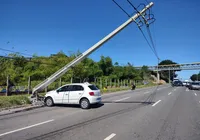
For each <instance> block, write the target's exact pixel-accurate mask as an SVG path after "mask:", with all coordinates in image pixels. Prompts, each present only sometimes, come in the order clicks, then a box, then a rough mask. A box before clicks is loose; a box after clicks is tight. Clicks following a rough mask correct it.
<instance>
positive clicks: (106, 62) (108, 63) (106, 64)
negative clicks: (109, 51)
mask: <svg viewBox="0 0 200 140" xmlns="http://www.w3.org/2000/svg"><path fill="white" fill-rule="evenodd" d="M99 67H100V68H101V69H102V71H103V74H104V75H105V76H108V75H110V74H111V73H112V72H113V64H112V59H111V58H110V57H104V56H101V60H100V61H99Z"/></svg>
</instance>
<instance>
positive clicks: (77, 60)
mask: <svg viewBox="0 0 200 140" xmlns="http://www.w3.org/2000/svg"><path fill="white" fill-rule="evenodd" d="M152 6H153V2H151V3H149V4H148V5H147V6H146V7H144V9H143V10H141V11H138V12H137V13H136V14H135V15H134V16H132V17H130V18H129V19H128V20H127V21H126V22H124V23H123V24H122V25H120V26H119V27H118V28H116V29H115V30H114V31H112V32H111V33H109V34H108V35H107V36H105V37H104V38H103V39H101V40H100V41H99V42H97V43H96V44H94V45H93V46H92V47H91V48H89V49H88V50H86V51H85V52H84V53H82V54H81V55H80V56H78V57H77V58H75V59H74V60H73V61H71V62H70V63H69V64H67V65H65V66H64V67H62V68H61V69H60V70H58V71H57V72H55V73H54V74H52V75H51V76H50V77H48V78H47V79H46V80H45V81H43V82H41V83H40V84H38V85H37V86H36V87H34V88H33V93H32V94H33V95H36V97H37V92H39V91H41V90H43V89H44V88H45V87H47V86H48V85H50V84H51V83H52V82H54V81H55V80H56V79H58V78H60V77H61V76H62V75H64V74H65V73H66V72H67V71H68V70H69V69H70V68H72V67H73V66H75V65H77V64H78V63H80V62H81V61H82V60H84V59H85V58H86V57H87V56H88V55H90V54H91V53H92V52H94V51H95V50H97V49H98V48H100V47H101V46H102V45H103V44H104V43H106V42H107V41H108V40H110V39H111V38H112V37H114V36H115V35H116V34H117V33H119V32H120V31H122V30H123V29H124V28H125V27H127V26H128V25H129V24H130V23H132V22H136V19H137V18H139V17H140V16H143V14H144V13H145V12H146V11H147V10H148V9H149V8H151V7H152Z"/></svg>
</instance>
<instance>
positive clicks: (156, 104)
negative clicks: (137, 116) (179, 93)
mask: <svg viewBox="0 0 200 140" xmlns="http://www.w3.org/2000/svg"><path fill="white" fill-rule="evenodd" d="M159 102H161V100H159V101H157V102H155V103H154V104H153V105H152V106H156V105H157V104H158V103H159Z"/></svg>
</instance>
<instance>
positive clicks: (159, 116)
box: [0, 86, 200, 140]
mask: <svg viewBox="0 0 200 140" xmlns="http://www.w3.org/2000/svg"><path fill="white" fill-rule="evenodd" d="M155 91H156V92H155ZM169 93H170V94H169ZM195 93H196V95H197V96H196V95H195ZM152 96H153V100H152V101H153V102H152V104H146V103H145V101H146V99H147V98H149V97H152ZM199 101H200V92H199V91H187V90H186V88H185V87H177V88H172V87H169V86H164V87H159V88H158V89H157V90H155V88H148V89H142V90H137V91H133V92H132V91H129V92H125V93H117V94H113V95H109V94H108V95H106V96H103V103H104V105H103V106H101V107H97V108H95V107H93V108H92V109H90V110H81V109H80V108H78V107H65V106H58V107H52V108H41V109H37V110H33V111H28V112H22V113H17V114H13V115H7V116H1V117H0V139H20V140H21V139H63V140H64V139H75V140H76V139H86V140H88V139H91V140H92V139H97V140H98V139H99V140H101V139H102V140H103V139H113V140H114V139H119V140H120V139H127V140H128V139H141V140H142V139H152V140H153V139H158V140H159V139H200V137H199V132H200V130H199V128H200V127H199V122H200V121H199V117H198V116H199V115H200V114H199V111H200V110H199V107H200V103H199ZM16 130H17V131H16ZM8 132H12V133H9V134H6V133H8ZM1 134H5V135H2V136H1Z"/></svg>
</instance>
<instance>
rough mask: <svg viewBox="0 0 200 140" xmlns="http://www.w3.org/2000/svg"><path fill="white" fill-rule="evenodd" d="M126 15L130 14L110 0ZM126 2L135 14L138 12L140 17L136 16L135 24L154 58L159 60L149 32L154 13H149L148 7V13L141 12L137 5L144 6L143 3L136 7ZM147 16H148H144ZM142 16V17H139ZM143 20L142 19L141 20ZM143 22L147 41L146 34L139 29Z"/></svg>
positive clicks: (128, 0)
mask: <svg viewBox="0 0 200 140" xmlns="http://www.w3.org/2000/svg"><path fill="white" fill-rule="evenodd" d="M112 1H113V2H114V3H115V4H116V5H117V6H118V7H119V8H120V9H121V10H122V11H123V12H124V13H125V14H126V15H127V16H128V17H131V16H130V14H129V13H128V12H126V10H125V9H123V8H122V7H121V6H120V5H119V4H118V3H117V2H116V1H115V0H112ZM127 2H128V3H129V4H130V5H131V6H132V7H133V9H134V10H135V11H136V13H137V14H140V17H138V19H137V20H135V21H134V22H135V23H136V24H137V26H138V28H139V30H140V31H141V33H142V35H143V37H144V39H145V40H146V42H147V44H148V45H149V47H150V49H151V50H152V52H153V53H154V55H155V56H156V58H157V59H158V60H159V56H158V53H157V51H156V48H155V43H154V41H153V38H152V35H151V32H150V29H149V25H150V24H152V23H153V22H154V21H155V18H154V15H153V14H151V11H150V9H148V10H147V11H148V14H147V13H146V12H145V14H141V13H140V12H139V10H138V8H139V7H141V6H143V7H145V4H143V3H142V4H140V5H139V6H138V7H135V6H134V5H133V4H132V3H131V1H130V0H127ZM146 16H148V17H146ZM141 18H142V19H141ZM142 20H143V21H142ZM143 22H144V23H145V25H146V28H147V33H148V36H149V38H150V42H151V43H150V42H149V41H148V39H147V37H146V35H145V34H144V32H143V30H142V29H141V27H142V26H143Z"/></svg>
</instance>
